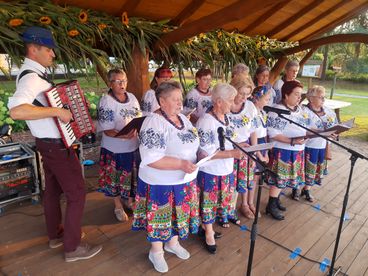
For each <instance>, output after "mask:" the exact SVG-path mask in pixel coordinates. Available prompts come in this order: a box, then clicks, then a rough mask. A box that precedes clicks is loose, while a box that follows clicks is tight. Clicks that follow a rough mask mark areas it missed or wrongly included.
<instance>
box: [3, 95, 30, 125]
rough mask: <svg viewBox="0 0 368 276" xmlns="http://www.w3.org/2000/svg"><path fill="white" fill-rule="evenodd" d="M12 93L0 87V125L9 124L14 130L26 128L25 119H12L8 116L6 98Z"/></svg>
mask: <svg viewBox="0 0 368 276" xmlns="http://www.w3.org/2000/svg"><path fill="white" fill-rule="evenodd" d="M11 95H12V93H10V92H7V91H4V90H1V89H0V126H2V125H4V124H8V125H11V126H12V128H13V131H14V132H19V131H22V130H27V129H28V127H27V124H26V122H25V121H18V120H17V121H13V119H12V118H10V116H9V110H8V107H7V105H8V99H9V97H10V96H11Z"/></svg>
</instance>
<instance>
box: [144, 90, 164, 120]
mask: <svg viewBox="0 0 368 276" xmlns="http://www.w3.org/2000/svg"><path fill="white" fill-rule="evenodd" d="M159 108H160V105H159V104H158V102H157V99H156V95H155V90H153V89H150V90H148V91H147V92H146V93H144V95H143V98H142V111H143V116H146V115H148V114H150V113H153V112H155V111H156V110H157V109H159Z"/></svg>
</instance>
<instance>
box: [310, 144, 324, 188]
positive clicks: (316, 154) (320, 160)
mask: <svg viewBox="0 0 368 276" xmlns="http://www.w3.org/2000/svg"><path fill="white" fill-rule="evenodd" d="M325 153H326V149H325V148H323V149H313V148H305V184H306V185H308V186H313V185H315V184H317V185H321V183H322V178H323V176H324V175H326V174H327V160H326V159H325Z"/></svg>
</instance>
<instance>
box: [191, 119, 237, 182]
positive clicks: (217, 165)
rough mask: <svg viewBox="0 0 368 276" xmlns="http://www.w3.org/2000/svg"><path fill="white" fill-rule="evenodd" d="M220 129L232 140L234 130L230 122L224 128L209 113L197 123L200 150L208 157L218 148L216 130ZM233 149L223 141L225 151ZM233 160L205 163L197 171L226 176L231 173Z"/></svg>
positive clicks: (234, 135) (227, 142)
mask: <svg viewBox="0 0 368 276" xmlns="http://www.w3.org/2000/svg"><path fill="white" fill-rule="evenodd" d="M219 127H222V128H223V129H224V133H225V135H226V136H228V137H230V138H232V139H234V138H235V137H236V133H235V131H234V130H235V128H234V126H233V124H232V123H231V122H229V124H228V126H225V125H224V124H222V123H221V122H219V121H218V120H216V119H215V118H214V117H213V116H212V115H211V114H210V113H205V114H204V115H203V116H202V117H201V118H200V119H199V120H198V122H197V129H198V135H199V139H200V150H201V151H203V152H204V153H205V154H207V155H210V154H213V153H215V152H216V151H217V150H218V149H219V148H220V143H219V139H218V133H217V129H218V128H219ZM231 149H233V145H232V144H231V143H230V142H229V141H227V140H226V139H225V150H231ZM233 165H234V158H225V159H214V160H210V161H208V162H206V163H205V165H204V166H203V167H200V168H199V170H200V171H203V172H205V173H209V174H213V175H219V176H220V175H228V174H230V173H231V172H232V171H233Z"/></svg>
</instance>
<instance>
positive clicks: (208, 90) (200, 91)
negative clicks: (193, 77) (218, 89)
mask: <svg viewBox="0 0 368 276" xmlns="http://www.w3.org/2000/svg"><path fill="white" fill-rule="evenodd" d="M196 89H197V90H198V92H199V93H201V94H204V95H207V94H208V93H209V92H210V89H209V88H208V89H207V91H206V92H204V91H202V90H201V89H199V87H198V85H197V86H196Z"/></svg>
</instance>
